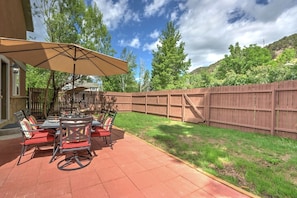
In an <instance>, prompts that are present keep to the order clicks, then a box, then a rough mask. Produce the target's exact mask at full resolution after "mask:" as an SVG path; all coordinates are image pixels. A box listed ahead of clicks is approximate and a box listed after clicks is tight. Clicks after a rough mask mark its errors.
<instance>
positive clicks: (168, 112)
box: [167, 93, 171, 118]
mask: <svg viewBox="0 0 297 198" xmlns="http://www.w3.org/2000/svg"><path fill="white" fill-rule="evenodd" d="M170 103H171V101H170V94H169V93H168V94H167V118H169V117H170V105H171V104H170Z"/></svg>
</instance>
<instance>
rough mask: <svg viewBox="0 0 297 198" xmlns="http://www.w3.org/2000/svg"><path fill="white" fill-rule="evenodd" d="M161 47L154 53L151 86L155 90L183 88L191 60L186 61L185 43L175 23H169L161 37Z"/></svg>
mask: <svg viewBox="0 0 297 198" xmlns="http://www.w3.org/2000/svg"><path fill="white" fill-rule="evenodd" d="M159 39H160V45H158V46H157V48H158V49H157V51H153V61H152V78H151V86H152V89H153V90H166V89H177V88H183V85H184V84H185V83H184V82H183V81H184V80H185V78H183V75H185V74H186V73H187V70H188V69H189V67H190V65H191V60H187V61H186V57H187V55H186V54H185V52H184V47H185V43H184V42H182V41H181V34H180V33H179V31H178V30H177V29H176V27H175V26H174V24H173V22H168V23H167V27H166V29H165V30H163V31H162V34H161V35H160V37H159Z"/></svg>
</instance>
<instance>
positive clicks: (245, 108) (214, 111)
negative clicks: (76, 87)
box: [31, 81, 297, 139]
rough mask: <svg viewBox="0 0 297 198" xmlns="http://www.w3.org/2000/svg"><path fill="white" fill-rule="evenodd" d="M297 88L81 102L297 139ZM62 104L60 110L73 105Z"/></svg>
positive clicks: (288, 84) (82, 97) (97, 97)
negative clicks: (64, 106)
mask: <svg viewBox="0 0 297 198" xmlns="http://www.w3.org/2000/svg"><path fill="white" fill-rule="evenodd" d="M296 85H297V81H284V82H278V83H272V84H263V85H262V84H261V85H244V86H226V87H213V88H201V89H190V90H170V91H154V92H142V93H117V92H92V93H90V92H80V93H77V94H76V95H75V102H76V103H79V102H80V105H81V106H82V107H85V108H88V109H91V110H93V111H96V110H99V109H100V108H101V107H107V108H113V109H116V110H118V111H134V112H140V113H146V114H154V115H159V116H164V117H167V118H170V119H174V120H181V121H184V122H192V123H205V124H207V125H209V126H216V127H222V128H232V129H239V130H242V131H247V132H258V133H263V134H270V135H277V136H281V137H289V138H293V139H297V130H296V121H297V86H296ZM31 95H32V93H31ZM33 95H34V94H33ZM63 97H64V96H63ZM31 98H40V97H36V96H32V97H31ZM60 98H62V96H60ZM59 101H60V102H59V104H57V106H58V107H62V106H63V105H65V104H69V103H67V102H66V103H65V101H64V103H63V102H62V100H59ZM32 103H33V104H35V103H36V102H33V101H32ZM35 106H36V104H35ZM37 106H40V105H37ZM41 106H42V105H41Z"/></svg>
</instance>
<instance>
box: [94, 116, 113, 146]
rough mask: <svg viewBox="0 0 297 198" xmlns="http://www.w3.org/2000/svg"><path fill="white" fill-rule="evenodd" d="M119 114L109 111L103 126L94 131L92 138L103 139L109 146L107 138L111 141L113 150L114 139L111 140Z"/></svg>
mask: <svg viewBox="0 0 297 198" xmlns="http://www.w3.org/2000/svg"><path fill="white" fill-rule="evenodd" d="M116 114H117V112H116V111H109V112H108V114H107V116H106V117H105V120H104V122H103V125H102V126H96V127H95V128H94V131H93V132H92V137H93V138H95V137H102V138H103V140H105V143H106V144H107V137H109V139H110V144H109V145H110V148H111V149H113V144H112V138H111V130H112V126H113V123H114V120H115V117H116Z"/></svg>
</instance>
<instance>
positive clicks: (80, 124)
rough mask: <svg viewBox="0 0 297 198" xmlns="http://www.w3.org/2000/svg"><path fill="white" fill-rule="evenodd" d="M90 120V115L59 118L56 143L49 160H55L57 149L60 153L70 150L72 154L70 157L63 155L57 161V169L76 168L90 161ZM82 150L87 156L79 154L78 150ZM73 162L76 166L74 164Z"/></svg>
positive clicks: (84, 165) (82, 166) (86, 164)
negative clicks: (63, 156)
mask: <svg viewBox="0 0 297 198" xmlns="http://www.w3.org/2000/svg"><path fill="white" fill-rule="evenodd" d="M92 120H93V118H92V117H84V118H77V117H76V118H67V117H65V118H61V119H60V128H59V137H58V139H59V140H58V145H57V147H56V148H55V150H54V153H53V156H52V158H51V160H50V162H52V161H54V160H55V157H56V155H57V153H58V151H60V153H61V154H62V153H69V152H71V153H72V155H71V156H70V157H65V159H63V160H61V161H60V162H58V164H57V167H58V169H60V170H77V169H81V168H84V167H86V166H88V165H89V164H90V163H91V160H92V154H91V151H90V149H91V127H92ZM81 143H83V145H80V144H81ZM67 144H68V145H69V146H68V145H67ZM66 145H67V146H66ZM83 150H86V151H87V152H88V154H89V156H86V155H80V154H79V151H83ZM73 164H76V165H78V166H74V165H73ZM73 166H74V167H73Z"/></svg>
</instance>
